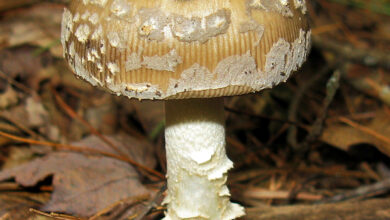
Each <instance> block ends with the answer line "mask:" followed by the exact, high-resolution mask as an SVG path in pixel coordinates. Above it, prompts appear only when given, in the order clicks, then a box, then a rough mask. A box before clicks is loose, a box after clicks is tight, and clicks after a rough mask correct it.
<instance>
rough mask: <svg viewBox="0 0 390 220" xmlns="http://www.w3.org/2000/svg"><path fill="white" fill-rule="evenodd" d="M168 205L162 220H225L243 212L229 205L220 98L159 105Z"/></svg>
mask: <svg viewBox="0 0 390 220" xmlns="http://www.w3.org/2000/svg"><path fill="white" fill-rule="evenodd" d="M165 114H166V129H165V141H166V152H167V168H168V173H167V179H168V196H167V197H166V198H165V200H164V203H166V204H167V206H168V211H167V213H166V217H165V218H164V219H165V220H176V219H215V220H217V219H218V220H229V219H235V218H237V217H239V216H243V215H244V209H243V208H242V207H241V206H240V205H238V204H235V203H231V202H230V200H229V197H230V193H229V190H228V188H227V186H226V180H227V171H228V170H229V169H230V168H232V167H233V163H232V162H231V161H230V160H229V159H228V158H227V155H226V150H225V145H226V142H225V126H224V123H225V117H224V106H223V98H212V99H184V100H169V101H166V102H165Z"/></svg>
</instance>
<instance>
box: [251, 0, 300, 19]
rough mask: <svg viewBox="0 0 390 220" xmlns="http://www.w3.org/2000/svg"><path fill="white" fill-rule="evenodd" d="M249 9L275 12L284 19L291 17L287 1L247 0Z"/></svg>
mask: <svg viewBox="0 0 390 220" xmlns="http://www.w3.org/2000/svg"><path fill="white" fill-rule="evenodd" d="M247 2H248V3H247V6H248V7H249V9H262V10H265V11H267V12H268V11H271V12H277V13H280V14H282V15H283V16H286V17H292V16H293V13H292V11H291V9H290V7H289V6H288V0H278V1H277V0H272V1H270V0H247Z"/></svg>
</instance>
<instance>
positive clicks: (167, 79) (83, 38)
mask: <svg viewBox="0 0 390 220" xmlns="http://www.w3.org/2000/svg"><path fill="white" fill-rule="evenodd" d="M306 17H307V16H306V6H305V0H142V1H140V0H77V1H72V3H71V5H70V7H69V9H65V11H64V14H63V20H62V34H61V42H62V45H63V47H64V57H65V59H66V60H67V61H68V63H69V66H70V67H71V69H72V70H73V72H75V74H76V75H78V76H79V77H81V78H83V79H85V80H86V81H88V82H90V83H91V84H92V85H95V86H101V87H103V88H106V89H108V90H109V91H111V92H113V93H115V94H117V95H124V96H127V97H129V98H138V99H177V98H201V97H219V96H231V95H239V94H246V93H250V92H256V91H259V90H262V89H264V88H269V87H272V86H274V85H276V84H278V83H280V82H282V81H286V80H287V78H288V77H289V75H290V73H291V72H293V71H295V70H297V69H298V68H299V67H300V66H301V65H302V63H303V62H304V61H305V59H306V57H307V54H308V51H309V49H310V29H309V26H308V22H307V18H306Z"/></svg>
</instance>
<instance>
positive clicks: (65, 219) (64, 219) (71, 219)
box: [29, 208, 85, 220]
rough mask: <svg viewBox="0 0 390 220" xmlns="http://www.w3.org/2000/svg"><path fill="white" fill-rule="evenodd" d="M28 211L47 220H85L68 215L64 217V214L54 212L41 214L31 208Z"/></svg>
mask: <svg viewBox="0 0 390 220" xmlns="http://www.w3.org/2000/svg"><path fill="white" fill-rule="evenodd" d="M29 211H30V212H33V213H36V214H38V215H42V216H45V217H49V218H53V219H61V220H85V219H83V218H78V217H74V216H70V215H65V214H58V213H54V212H51V213H46V212H42V211H39V210H36V209H33V208H30V209H29Z"/></svg>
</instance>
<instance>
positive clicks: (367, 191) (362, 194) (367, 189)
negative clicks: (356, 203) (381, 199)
mask: <svg viewBox="0 0 390 220" xmlns="http://www.w3.org/2000/svg"><path fill="white" fill-rule="evenodd" d="M388 191H390V178H388V179H385V180H382V181H379V182H376V183H373V184H371V185H366V186H361V187H358V188H356V189H355V190H352V191H350V192H348V193H343V194H339V195H335V196H332V197H330V198H327V199H324V200H321V201H318V202H317V204H323V203H334V202H340V201H345V200H350V199H353V198H356V199H363V198H368V197H372V196H377V195H380V194H383V193H386V192H388Z"/></svg>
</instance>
